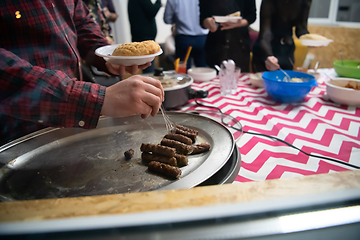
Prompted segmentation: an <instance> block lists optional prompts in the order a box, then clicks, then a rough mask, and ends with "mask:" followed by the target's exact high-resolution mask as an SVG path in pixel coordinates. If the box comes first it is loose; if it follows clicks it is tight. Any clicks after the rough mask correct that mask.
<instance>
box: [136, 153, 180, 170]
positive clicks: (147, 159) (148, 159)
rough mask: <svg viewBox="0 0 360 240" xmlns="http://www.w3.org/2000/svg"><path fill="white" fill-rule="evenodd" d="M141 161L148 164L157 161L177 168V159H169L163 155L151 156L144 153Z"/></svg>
mask: <svg viewBox="0 0 360 240" xmlns="http://www.w3.org/2000/svg"><path fill="white" fill-rule="evenodd" d="M175 156H176V154H175ZM141 159H142V160H143V161H144V162H146V163H149V162H151V161H156V162H162V163H166V164H169V165H171V166H175V167H176V166H177V159H176V158H175V157H167V156H162V155H156V154H151V153H148V152H143V153H141Z"/></svg>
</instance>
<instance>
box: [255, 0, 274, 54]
mask: <svg viewBox="0 0 360 240" xmlns="http://www.w3.org/2000/svg"><path fill="white" fill-rule="evenodd" d="M272 2H273V1H271V0H263V1H262V3H261V8H260V31H259V36H258V38H259V39H260V45H261V50H262V53H263V55H265V56H272V55H273V51H272V48H271V39H272V37H273V34H272V29H271V16H272V14H273V12H274V5H273V3H272Z"/></svg>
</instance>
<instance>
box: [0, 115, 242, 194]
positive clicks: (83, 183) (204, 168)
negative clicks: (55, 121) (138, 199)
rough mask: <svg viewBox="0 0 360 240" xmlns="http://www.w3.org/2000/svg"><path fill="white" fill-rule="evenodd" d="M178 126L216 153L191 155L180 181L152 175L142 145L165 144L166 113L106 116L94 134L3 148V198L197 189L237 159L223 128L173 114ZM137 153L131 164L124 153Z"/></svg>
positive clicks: (45, 136) (41, 136)
mask: <svg viewBox="0 0 360 240" xmlns="http://www.w3.org/2000/svg"><path fill="white" fill-rule="evenodd" d="M168 114H169V116H170V118H171V119H172V120H173V121H174V122H175V123H177V124H181V125H184V126H188V127H191V128H194V129H196V130H198V131H199V136H198V139H197V142H198V143H201V142H209V143H210V144H211V150H210V151H209V152H206V153H202V154H198V155H191V156H189V165H188V166H186V167H183V168H181V170H182V175H181V177H180V179H179V180H169V179H166V178H164V177H161V176H159V175H156V174H153V173H150V172H148V170H147V167H146V166H144V165H143V164H142V162H141V159H140V156H141V152H140V146H141V143H154V144H157V143H160V141H161V139H162V137H163V136H164V135H165V134H166V128H165V124H164V120H163V118H162V116H161V114H157V115H156V116H155V117H149V118H147V119H141V118H140V117H139V116H133V117H127V118H117V119H114V118H105V117H104V118H101V119H100V120H99V124H98V127H97V128H96V129H93V130H84V129H76V128H47V129H44V130H41V131H38V132H36V133H34V134H31V135H28V136H26V137H24V138H21V139H18V140H16V141H14V142H11V143H9V144H7V145H4V146H3V147H0V162H1V163H2V164H5V165H4V166H3V167H2V168H1V169H0V196H1V197H2V200H3V201H5V200H27V199H43V198H62V197H77V196H93V195H104V194H117V193H128V192H144V191H152V190H165V189H180V188H191V187H194V186H197V185H199V184H200V183H202V182H204V181H205V180H207V179H208V178H210V177H211V176H212V175H214V174H215V173H217V172H218V171H219V170H220V169H221V168H222V167H223V166H224V164H225V163H226V162H227V161H228V160H229V159H230V158H231V156H233V149H234V147H235V141H234V138H233V136H232V134H231V132H230V131H229V130H228V129H227V128H226V127H225V126H223V125H222V124H220V123H218V122H216V121H214V120H212V119H209V118H206V117H203V116H198V115H193V114H188V113H177V112H168ZM130 148H132V149H134V150H135V154H134V156H133V158H132V159H131V160H128V161H127V160H125V158H124V152H125V151H126V150H128V149H130Z"/></svg>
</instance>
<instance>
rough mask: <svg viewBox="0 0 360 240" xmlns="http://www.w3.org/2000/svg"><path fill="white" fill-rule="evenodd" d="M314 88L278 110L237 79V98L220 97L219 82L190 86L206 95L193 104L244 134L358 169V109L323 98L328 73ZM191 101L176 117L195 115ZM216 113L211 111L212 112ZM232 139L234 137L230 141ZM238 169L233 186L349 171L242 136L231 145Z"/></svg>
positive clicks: (245, 80)
mask: <svg viewBox="0 0 360 240" xmlns="http://www.w3.org/2000/svg"><path fill="white" fill-rule="evenodd" d="M320 72H321V73H322V74H321V75H320V77H319V78H318V85H319V86H318V87H315V88H313V89H312V91H311V92H310V93H309V94H308V95H307V97H306V98H305V99H304V101H302V102H300V103H296V104H281V103H276V102H274V101H272V100H271V98H270V97H269V96H268V94H267V93H266V91H265V89H264V88H258V87H254V86H252V85H251V83H250V74H242V75H241V76H240V78H239V80H238V87H237V92H236V93H235V94H232V95H229V96H221V95H220V88H219V79H217V78H216V79H214V80H212V81H209V82H202V83H194V84H193V85H192V88H193V89H195V90H206V91H209V96H208V97H207V98H205V99H201V100H199V102H201V103H204V104H207V105H211V106H215V107H218V108H220V109H221V110H222V111H223V112H225V113H227V114H230V115H231V116H232V117H234V118H236V119H237V120H239V121H240V123H241V124H242V126H243V130H244V131H246V132H255V133H262V134H266V135H270V136H274V137H277V138H279V139H282V140H285V141H286V142H288V143H290V144H292V145H294V146H296V147H297V148H299V149H301V150H303V151H305V152H306V153H309V154H314V155H319V156H324V157H327V158H331V159H336V160H340V161H344V162H347V163H350V164H352V165H357V166H360V131H359V129H360V108H359V107H351V106H346V105H340V104H337V103H334V102H332V101H331V100H329V98H328V97H327V95H326V85H325V81H327V80H328V79H329V78H328V76H329V74H330V75H333V74H335V73H334V71H333V70H332V69H323V70H321V71H320ZM199 109H204V107H202V106H199V105H197V104H196V103H195V101H194V100H191V101H189V103H188V104H186V105H185V106H182V107H181V108H179V109H177V111H189V110H199ZM215 111H216V110H215ZM236 134H238V135H239V133H236V132H235V133H234V137H238V136H236ZM237 145H238V147H239V149H240V153H241V159H242V162H241V169H240V171H239V174H238V176H237V178H236V180H235V182H247V181H261V180H265V179H278V178H290V177H297V176H303V175H312V174H320V173H331V172H339V171H345V170H354V168H353V167H351V166H347V165H344V164H340V163H338V162H335V161H332V160H325V159H320V158H317V157H309V156H308V155H306V154H304V153H302V152H300V151H299V150H296V149H294V148H292V147H289V146H287V145H286V144H284V143H282V142H280V141H275V140H272V139H270V138H268V137H263V136H258V135H253V134H250V133H244V134H243V135H242V136H241V137H240V139H239V140H238V141H237Z"/></svg>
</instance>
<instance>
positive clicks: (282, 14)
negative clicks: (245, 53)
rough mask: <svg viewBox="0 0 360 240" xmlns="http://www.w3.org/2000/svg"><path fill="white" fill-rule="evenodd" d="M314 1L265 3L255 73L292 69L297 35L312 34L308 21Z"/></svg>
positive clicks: (283, 0)
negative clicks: (294, 38) (294, 37)
mask: <svg viewBox="0 0 360 240" xmlns="http://www.w3.org/2000/svg"><path fill="white" fill-rule="evenodd" d="M310 6H311V0H263V1H262V3H261V8H260V32H259V36H258V39H257V40H256V42H255V44H254V48H253V69H254V71H255V72H264V71H268V70H270V71H271V70H277V69H279V67H281V68H282V69H287V70H292V69H293V63H294V51H295V43H294V40H293V27H295V34H296V36H297V37H300V36H301V35H303V34H307V33H309V31H308V29H307V20H308V17H309V11H310Z"/></svg>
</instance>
